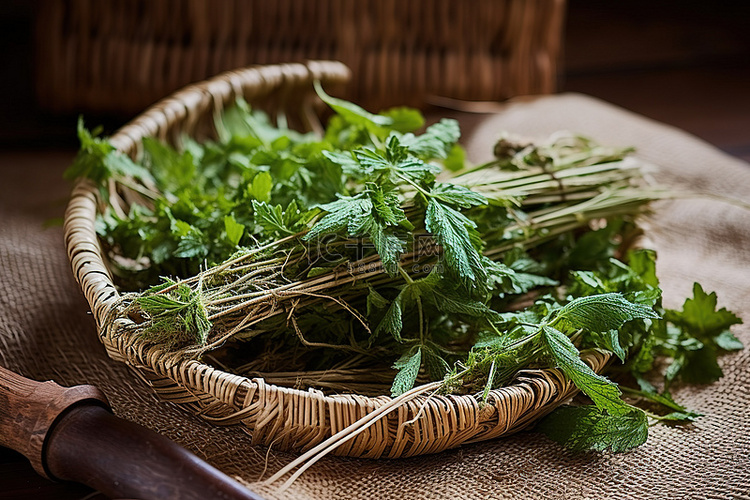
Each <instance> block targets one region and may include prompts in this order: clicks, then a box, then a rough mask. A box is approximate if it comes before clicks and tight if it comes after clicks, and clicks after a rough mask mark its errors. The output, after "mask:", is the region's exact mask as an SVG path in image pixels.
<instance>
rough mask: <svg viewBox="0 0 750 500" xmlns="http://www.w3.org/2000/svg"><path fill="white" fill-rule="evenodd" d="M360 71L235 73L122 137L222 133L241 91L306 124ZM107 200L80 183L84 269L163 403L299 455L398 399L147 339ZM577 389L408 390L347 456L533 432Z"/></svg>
mask: <svg viewBox="0 0 750 500" xmlns="http://www.w3.org/2000/svg"><path fill="white" fill-rule="evenodd" d="M348 75H349V72H348V69H347V68H346V67H345V66H344V65H342V64H340V63H335V62H310V63H308V64H307V65H299V64H288V65H271V66H258V67H251V68H248V69H244V70H240V71H233V72H229V73H225V74H222V75H220V76H218V77H215V78H213V79H211V80H208V81H205V82H202V83H200V84H197V85H193V86H190V87H187V88H185V89H183V90H181V91H179V92H177V93H176V94H174V95H173V96H171V97H169V98H167V99H164V100H162V101H161V102H159V103H158V104H156V105H155V106H153V107H151V108H150V109H149V110H147V111H146V112H145V113H143V114H142V115H140V116H139V117H138V118H136V119H135V120H134V121H132V122H131V123H130V124H128V125H126V126H125V127H124V128H122V129H121V130H120V131H119V132H118V133H117V134H116V135H114V136H113V137H112V138H111V142H112V143H113V144H114V145H115V146H116V147H117V149H118V150H120V151H122V152H124V153H126V154H129V155H131V156H134V157H135V156H137V154H138V149H139V145H140V142H141V139H142V138H144V137H158V138H160V139H163V140H167V141H170V142H172V143H174V141H175V140H177V138H178V137H180V135H181V134H185V133H186V134H189V135H192V136H207V135H210V134H211V133H212V127H213V123H214V120H213V118H214V116H215V113H217V112H220V111H221V110H222V108H223V107H224V106H227V105H229V104H231V103H233V102H234V100H235V98H236V97H237V96H239V95H242V96H244V97H245V98H246V99H247V100H248V101H250V102H255V103H257V102H263V103H265V104H267V105H268V104H272V105H274V106H282V107H284V108H285V109H286V110H287V112H289V113H291V112H292V111H296V112H297V113H296V115H297V116H298V117H299V116H301V117H302V118H300V120H299V121H300V122H305V121H310V120H309V118H310V117H311V110H310V107H309V105H310V104H311V103H312V102H313V101H314V100H313V97H314V94H313V92H312V81H313V80H314V79H319V80H321V81H322V82H323V83H324V84H326V85H328V86H330V84H337V83H343V82H344V81H345V80H346V79H347V78H348ZM292 98H293V99H292ZM126 198H127V197H126V196H123V199H126ZM101 203H102V200H101V199H100V198H99V196H98V190H97V189H96V188H95V187H94V186H93V185H92V184H91V183H89V182H87V181H80V182H79V183H78V184H77V185H76V187H75V189H74V191H73V195H72V199H71V201H70V204H69V207H68V210H67V213H66V218H65V236H66V243H67V249H68V255H69V257H70V261H71V263H72V266H73V271H74V274H75V277H76V279H77V280H78V282H79V283H80V286H81V288H82V289H83V291H84V293H85V296H86V298H87V300H88V302H89V304H90V306H91V310H92V311H93V314H94V317H95V318H96V323H97V325H98V328H99V333H100V336H101V341H102V342H103V343H104V345H105V346H106V348H107V352H108V353H109V355H110V356H111V357H112V358H114V359H116V360H119V361H123V362H125V363H128V364H129V365H131V366H133V367H135V368H136V369H137V371H138V373H140V374H141V376H142V377H143V378H144V379H145V380H146V381H148V383H150V384H151V386H152V387H153V388H154V390H155V391H156V392H157V393H158V394H159V395H160V396H161V397H162V398H163V399H165V400H169V401H172V402H175V403H178V404H180V405H183V406H184V407H187V408H188V409H190V410H192V411H193V412H195V413H196V414H198V415H199V416H200V417H201V418H203V419H206V420H208V421H210V422H213V423H215V424H219V425H234V424H240V425H244V426H246V428H247V430H248V431H249V434H250V439H251V441H252V443H254V444H263V445H271V444H272V443H273V446H274V448H276V449H293V450H302V449H310V448H312V447H314V446H315V445H317V444H319V443H321V442H322V441H323V440H325V439H326V438H328V437H330V436H332V435H333V434H336V433H337V432H338V431H340V430H342V429H344V428H346V427H347V426H349V425H350V424H352V423H353V422H355V421H358V420H359V419H360V418H363V417H365V416H367V415H372V414H375V413H376V412H377V411H378V409H382V408H384V407H385V405H386V404H388V403H389V402H391V398H390V397H388V396H380V397H373V398H371V397H365V396H361V395H356V394H337V395H327V394H324V393H322V392H320V391H317V390H312V389H311V390H308V391H302V390H296V389H291V388H286V387H278V386H274V385H271V384H267V383H265V382H264V381H263V380H262V379H249V378H246V377H243V376H238V375H235V374H232V373H227V372H225V371H222V370H219V369H216V368H214V367H212V366H209V365H207V364H205V363H203V362H200V361H197V360H194V359H180V358H177V359H176V358H175V355H174V353H170V352H165V351H164V350H162V348H160V347H154V346H149V345H145V344H143V343H142V342H139V341H138V340H137V339H136V338H135V336H134V335H133V334H132V333H131V332H132V328H129V327H132V326H133V325H132V321H131V320H130V319H129V318H127V317H125V316H122V317H121V316H118V313H119V309H118V299H119V294H118V292H117V290H116V289H115V286H114V284H113V282H112V278H111V275H110V273H109V271H108V269H107V266H106V264H105V260H104V257H103V254H102V251H101V248H100V245H99V241H98V239H97V235H96V231H95V227H94V224H95V218H96V214H97V211H98V210H99V209H101ZM607 359H608V355H607V354H605V353H602V352H598V351H593V352H589V351H587V352H586V353H585V355H584V360H585V361H586V362H587V363H589V364H590V365H591V366H592V367H593V368H594V369H595V370H599V369H600V368H602V367H603V366H604V364H605V363H606V362H607ZM574 391H575V387H574V386H573V385H572V384H571V383H570V382H569V381H567V380H566V379H565V378H564V377H563V375H562V374H561V373H560V372H559V371H558V370H554V369H550V370H536V371H527V372H523V373H521V374H519V375H518V376H517V378H516V379H515V381H514V383H513V384H512V385H510V386H508V387H505V388H502V389H497V390H493V391H491V392H490V395H489V399H488V404H486V405H480V404H479V401H478V400H477V398H475V397H473V396H470V395H469V396H433V397H428V396H423V395H420V396H416V397H413V398H409V397H407V398H405V399H404V402H403V404H400V405H398V407H397V408H396V409H395V411H392V412H390V413H387V414H385V415H383V418H381V419H379V420H377V421H374V424H373V425H371V426H370V427H367V428H366V429H364V431H363V432H360V433H359V434H358V435H356V437H354V438H353V439H351V440H349V441H348V442H346V443H345V444H343V445H342V446H340V447H339V448H338V449H337V450H336V453H338V454H345V455H352V456H365V457H402V456H411V455H417V454H423V453H434V452H438V451H441V450H444V449H447V448H452V447H456V446H459V445H461V444H462V443H466V442H472V441H480V440H486V439H491V438H495V437H498V436H501V435H504V434H508V433H511V432H515V431H518V430H520V429H523V428H525V427H527V426H528V425H530V424H531V423H532V422H533V421H534V420H536V419H537V418H539V417H540V416H542V415H544V414H545V413H547V412H548V411H550V410H552V409H553V408H554V407H555V406H557V405H558V404H560V403H561V402H562V401H563V400H565V399H566V398H567V397H569V396H570V395H571V394H573V392H574ZM381 413H383V412H381ZM417 417H418V418H417Z"/></svg>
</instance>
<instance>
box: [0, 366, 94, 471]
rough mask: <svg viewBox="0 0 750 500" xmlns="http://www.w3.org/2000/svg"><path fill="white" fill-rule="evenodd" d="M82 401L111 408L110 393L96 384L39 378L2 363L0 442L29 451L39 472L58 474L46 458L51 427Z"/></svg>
mask: <svg viewBox="0 0 750 500" xmlns="http://www.w3.org/2000/svg"><path fill="white" fill-rule="evenodd" d="M81 404H93V405H95V406H99V407H103V408H106V409H109V403H108V401H107V398H106V396H104V394H103V393H102V392H101V391H100V390H99V389H97V388H96V387H94V386H90V385H78V386H75V387H62V386H60V385H58V384H56V383H54V382H52V381H48V382H35V381H33V380H29V379H27V378H25V377H22V376H20V375H17V374H15V373H13V372H11V371H9V370H6V369H5V368H3V367H1V366H0V445H2V446H4V447H6V448H11V449H14V450H16V451H18V452H20V453H22V454H23V455H25V456H26V458H28V459H29V461H30V462H31V465H32V466H33V467H34V469H35V470H36V471H37V472H38V473H39V474H41V475H43V476H45V477H47V478H52V477H54V476H53V474H51V473H50V471H49V469H48V468H47V465H46V460H45V449H46V445H47V442H48V438H49V435H50V431H51V430H52V428H53V427H54V426H55V425H56V424H57V423H58V422H59V421H60V419H61V418H62V417H63V416H64V414H65V413H67V412H69V411H70V410H71V409H72V408H74V407H76V406H79V405H81Z"/></svg>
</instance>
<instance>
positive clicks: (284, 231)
mask: <svg viewBox="0 0 750 500" xmlns="http://www.w3.org/2000/svg"><path fill="white" fill-rule="evenodd" d="M253 218H254V220H255V223H256V224H258V225H259V226H261V227H262V228H263V229H265V230H266V231H269V232H271V233H279V234H281V235H284V236H288V235H291V234H294V233H295V231H294V230H292V229H291V228H290V227H288V226H287V224H286V223H285V222H284V210H283V209H282V208H281V205H275V206H271V205H269V204H268V203H266V202H265V201H257V200H253Z"/></svg>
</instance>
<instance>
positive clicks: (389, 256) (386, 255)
mask: <svg viewBox="0 0 750 500" xmlns="http://www.w3.org/2000/svg"><path fill="white" fill-rule="evenodd" d="M369 236H370V241H372V244H373V245H374V246H375V250H376V251H377V252H378V255H379V256H380V260H381V262H382V263H383V269H385V271H386V272H387V273H388V274H389V275H391V276H396V275H398V273H399V271H398V270H399V262H400V261H401V254H403V253H404V250H405V249H406V243H405V242H404V241H402V240H401V238H399V237H398V236H396V235H395V234H393V233H392V232H390V229H388V228H385V227H383V226H381V225H380V224H377V223H375V224H372V225H371V226H370V233H369Z"/></svg>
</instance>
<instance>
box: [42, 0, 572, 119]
mask: <svg viewBox="0 0 750 500" xmlns="http://www.w3.org/2000/svg"><path fill="white" fill-rule="evenodd" d="M564 9H565V2H564V0H473V1H471V2H456V1H454V0H423V1H413V2H404V1H401V0H359V1H349V0H318V1H315V2H310V1H308V0H274V1H270V2H269V1H266V0H196V1H190V2H187V1H183V0H160V1H157V2H153V1H148V0H110V1H107V2H99V1H96V0H75V1H67V0H43V1H42V2H41V3H40V9H39V12H40V15H39V17H38V25H37V46H38V47H39V53H38V57H37V68H36V74H37V81H38V88H37V91H38V92H37V93H38V97H39V100H40V102H41V103H42V105H43V106H45V107H47V108H50V109H53V110H61V111H76V112H80V110H81V109H94V110H98V111H109V112H126V113H137V112H139V111H140V110H142V109H144V108H145V107H146V106H148V105H150V104H152V103H153V102H155V101H156V100H157V99H160V98H161V97H162V96H165V95H168V94H169V93H171V92H173V91H175V90H177V89H178V88H180V87H182V86H184V85H187V84H189V83H191V82H196V81H200V80H202V79H204V78H207V77H208V76H210V75H216V74H218V73H219V72H222V71H226V70H230V69H233V68H240V67H244V66H247V65H250V64H269V63H280V62H290V61H306V60H308V59H326V60H337V61H342V62H343V63H345V64H346V65H347V66H349V67H350V68H352V70H353V71H354V74H355V75H356V78H357V82H356V83H357V84H356V85H352V86H351V88H350V91H349V93H348V94H347V95H345V96H344V97H347V98H349V99H351V100H353V101H355V102H357V103H359V104H361V105H364V106H365V107H367V108H371V109H374V110H377V109H382V108H384V107H387V106H393V105H412V106H417V107H421V106H422V105H424V104H425V99H426V98H428V97H429V96H442V97H450V98H457V99H474V100H502V99H506V98H508V97H512V96H517V95H524V94H546V93H551V92H553V91H554V89H555V84H556V77H557V75H556V73H557V58H558V55H559V52H560V39H561V36H560V33H561V29H562V19H563V15H564ZM115 95H116V96H118V97H117V98H116V99H113V98H112V96H115Z"/></svg>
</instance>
